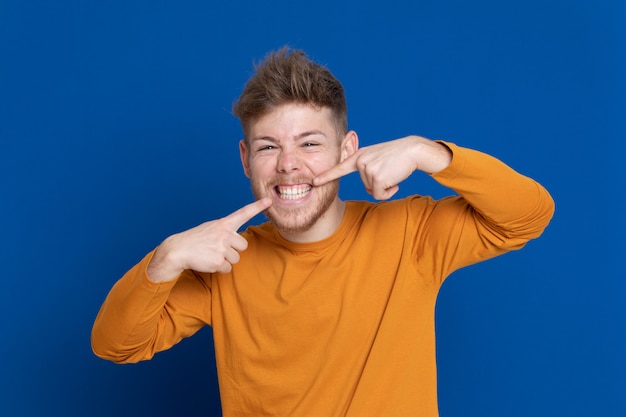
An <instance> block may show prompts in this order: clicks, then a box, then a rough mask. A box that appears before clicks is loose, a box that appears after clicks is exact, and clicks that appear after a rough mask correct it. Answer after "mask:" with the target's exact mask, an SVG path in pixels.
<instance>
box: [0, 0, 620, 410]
mask: <svg viewBox="0 0 626 417" xmlns="http://www.w3.org/2000/svg"><path fill="white" fill-rule="evenodd" d="M625 4H626V3H625V2H621V1H602V0H578V1H576V0H572V1H566V0H525V1H523V2H522V1H519V2H512V1H496V0H493V1H488V0H477V1H471V2H470V1H461V0H448V1H434V0H432V1H420V0H416V1H406V0H405V1H394V0H389V1H386V2H384V3H383V2H372V1H341V0H333V1H326V0H321V1H317V2H307V3H297V2H294V1H275V2H272V1H267V2H260V1H243V0H233V1H230V2H219V3H218V2H209V1H200V0H197V1H180V2H166V1H153V0H152V1H147V0H146V1H136V0H135V1H109V2H96V1H78V0H73V1H62V2H51V1H21V2H20V1H9V0H0V106H1V107H0V198H1V200H0V278H1V280H0V285H1V289H0V318H1V324H0V334H1V337H2V339H1V342H0V384H1V386H0V414H1V415H3V416H43V415H48V416H52V415H63V416H86V415H89V416H110V415H116V416H135V415H144V416H148V415H150V416H171V415H185V416H207V415H219V412H220V408H219V399H218V391H217V382H216V375H215V362H214V356H213V350H212V345H211V331H210V329H208V328H207V329H204V330H202V331H201V332H200V333H199V334H198V335H196V336H195V337H193V338H190V339H187V340H185V341H183V342H181V343H180V344H179V345H178V346H176V347H175V348H174V349H172V350H170V351H168V352H164V353H161V354H159V355H157V357H156V358H155V359H154V360H152V361H150V362H144V363H141V364H138V365H126V366H119V365H114V364H111V363H108V362H105V361H102V360H100V359H98V358H96V357H95V356H94V355H93V354H92V353H91V349H90V343H89V336H90V330H91V325H92V323H93V320H94V317H95V315H96V313H97V311H98V308H99V306H100V304H101V302H102V301H103V299H104V297H105V296H106V294H107V292H108V290H109V288H110V287H111V286H112V284H113V283H114V282H115V281H116V280H117V279H118V278H119V277H120V276H121V275H122V274H123V273H124V272H125V271H126V270H127V269H129V268H130V267H131V266H132V265H133V264H135V263H136V262H137V261H139V260H140V259H141V257H142V256H143V255H144V254H145V253H146V252H148V251H149V250H151V249H152V248H153V247H154V246H156V245H157V244H158V243H159V242H160V241H161V240H162V239H163V238H165V237H166V236H168V235H169V234H171V233H174V232H177V231H180V230H183V229H186V228H189V227H191V226H195V225H196V224H199V223H201V222H203V221H206V220H210V219H213V218H217V217H221V216H223V215H225V214H228V213H230V212H231V211H233V210H235V209H236V208H239V207H240V206H242V205H244V204H245V203H247V202H249V201H251V193H250V192H249V185H248V181H247V179H246V178H245V177H244V175H243V173H242V170H241V167H240V162H239V156H238V150H237V149H238V148H237V143H238V140H239V138H240V136H241V133H240V128H239V125H238V122H237V120H236V119H235V118H234V117H233V116H232V115H231V114H230V108H231V104H232V102H233V100H234V99H235V98H236V97H237V96H238V94H239V93H240V91H241V88H242V86H243V84H244V83H245V81H246V80H247V78H248V77H249V75H250V74H251V70H252V62H253V61H254V60H258V59H260V58H262V57H263V56H264V55H265V53H266V52H268V51H269V50H272V49H276V48H279V47H280V46H282V45H283V44H290V45H292V46H294V47H298V48H303V49H305V50H306V51H307V52H308V53H309V55H310V56H311V57H312V58H314V59H316V60H317V61H319V62H321V63H324V64H327V65H328V66H329V68H330V69H331V70H332V71H333V72H334V73H335V75H337V76H338V77H339V78H340V79H341V80H342V81H343V82H344V85H345V88H346V93H347V97H348V103H349V122H350V127H351V128H352V129H355V130H356V131H357V132H358V133H359V135H360V138H361V142H362V145H367V144H372V143H376V142H380V141H385V140H389V139H395V138H397V137H401V136H405V135H408V134H421V135H424V136H428V137H431V138H444V139H447V140H450V141H453V142H456V143H458V144H460V145H464V146H467V147H471V148H476V149H480V150H483V151H485V152H488V153H490V154H492V155H495V156H497V157H499V158H500V159H502V160H504V161H505V162H507V163H508V164H509V165H511V166H512V167H514V168H516V169H517V170H519V171H521V172H523V173H525V174H527V175H530V176H532V177H533V178H535V179H537V180H539V181H540V182H542V183H543V184H544V185H545V186H546V187H547V188H548V189H549V190H550V191H551V193H552V195H553V197H554V198H555V200H556V203H557V213H556V216H555V218H554V220H553V222H552V224H551V225H550V227H549V228H548V229H547V231H546V232H545V234H544V236H543V237H542V238H540V239H539V240H537V241H534V242H531V243H530V244H529V245H528V246H527V247H526V248H525V249H524V250H522V251H520V252H515V253H511V254H507V255H505V256H503V257H501V258H498V259H495V260H493V261H490V262H486V263H482V264H479V265H475V266H472V267H469V268H467V269H464V270H461V271H458V272H457V273H455V274H454V275H453V276H452V277H451V278H450V279H449V280H448V281H447V282H446V283H445V285H444V287H443V289H442V292H441V295H440V298H439V302H438V307H437V332H438V333H437V339H438V362H439V377H440V381H439V382H440V388H439V389H440V409H441V415H442V417H454V416H459V417H460V416H481V417H488V416H494V417H496V416H498V417H501V416H530V415H532V416H555V415H556V416H624V415H626V395H625V394H626V359H624V352H625V351H626V337H625V331H626V309H625V307H624V298H625V294H626V285H625V284H624V277H625V273H624V270H623V269H622V266H623V255H622V252H623V251H624V246H625V245H624V238H623V236H624V232H625V230H624V229H625V228H624V220H623V217H624V202H623V201H624V200H623V194H624V188H625V187H624V175H623V173H622V160H623V152H624V144H623V141H624V137H625V135H624V134H625V133H626V129H625V124H624V116H625V115H626V112H625V109H626V102H625V99H624V97H625V93H626V86H625V82H624V80H625V77H624V74H626V65H625V57H626V39H625V38H626V29H624V27H625V25H626V6H625ZM357 177H358V175H357V176H354V175H353V176H349V177H347V178H345V179H344V182H343V184H342V190H341V194H342V196H343V197H344V198H346V199H363V198H367V195H366V194H365V193H364V192H363V190H362V186H361V184H360V183H359V181H358V178H357ZM449 192H450V191H449V190H447V189H442V187H440V186H438V185H437V184H435V183H434V182H433V181H432V180H431V179H430V178H428V177H427V176H424V175H420V174H416V175H414V176H413V177H411V178H410V179H409V180H408V181H407V182H406V183H403V184H402V187H401V193H402V194H403V195H407V194H410V193H420V194H430V195H433V196H436V197H441V196H443V195H446V194H448V193H449ZM257 220H258V219H257ZM390 360H393V358H390ZM312 415H315V412H314V410H312Z"/></svg>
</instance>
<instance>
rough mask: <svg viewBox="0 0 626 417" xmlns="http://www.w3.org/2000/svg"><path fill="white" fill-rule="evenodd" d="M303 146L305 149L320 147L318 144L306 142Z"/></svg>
mask: <svg viewBox="0 0 626 417" xmlns="http://www.w3.org/2000/svg"><path fill="white" fill-rule="evenodd" d="M302 146H304V147H305V148H312V147H314V146H318V144H317V143H315V142H305V143H304V144H303V145H302Z"/></svg>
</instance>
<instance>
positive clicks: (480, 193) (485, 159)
mask: <svg viewBox="0 0 626 417" xmlns="http://www.w3.org/2000/svg"><path fill="white" fill-rule="evenodd" d="M446 145H447V146H448V147H449V148H450V149H451V150H452V153H453V158H452V163H451V164H450V165H449V166H448V167H447V168H446V169H444V170H442V171H440V172H438V173H436V174H433V178H434V179H436V180H437V181H438V182H439V183H441V184H442V185H445V186H447V187H450V188H452V189H454V190H455V191H456V192H458V193H459V195H461V196H462V197H463V198H464V199H465V200H466V201H467V202H468V203H469V204H470V206H471V207H472V208H473V209H474V210H475V211H476V212H477V213H479V215H480V216H481V218H482V219H484V221H485V222H486V223H488V224H489V225H490V226H491V227H493V228H495V229H496V230H497V231H498V232H499V233H501V234H502V235H503V236H504V237H516V238H524V239H532V238H536V237H538V236H539V235H540V234H541V233H542V231H543V230H544V229H545V227H546V226H547V225H548V223H549V221H550V219H551V218H552V215H553V213H554V201H553V200H552V198H551V196H550V194H549V193H548V192H547V191H546V189H545V188H544V187H542V186H541V185H540V184H539V183H537V182H536V181H534V180H532V179H531V178H528V177H526V176H524V175H521V174H519V173H517V172H516V171H515V170H513V169H512V168H510V167H509V166H507V165H506V164H504V163H503V162H501V161H499V160H498V159H496V158H494V157H492V156H489V155H487V154H484V153H482V152H478V151H475V150H471V149H466V148H460V147H458V146H456V145H454V144H451V143H446Z"/></svg>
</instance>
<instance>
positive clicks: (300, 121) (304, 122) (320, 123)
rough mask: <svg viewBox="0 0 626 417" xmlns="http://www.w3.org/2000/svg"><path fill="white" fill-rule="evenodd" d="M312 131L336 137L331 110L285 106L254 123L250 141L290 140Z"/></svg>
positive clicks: (251, 125)
mask: <svg viewBox="0 0 626 417" xmlns="http://www.w3.org/2000/svg"><path fill="white" fill-rule="evenodd" d="M310 131H320V132H321V133H322V134H324V135H326V136H334V135H335V131H336V127H335V123H334V120H333V116H332V112H331V110H330V109H329V108H327V107H314V106H311V105H309V104H297V103H290V104H283V105H281V106H278V107H276V108H274V109H272V110H271V111H270V112H268V113H267V114H265V115H263V116H261V117H259V118H258V119H257V120H254V121H252V122H251V123H250V126H249V130H248V136H249V139H250V140H254V139H256V138H261V137H271V138H274V139H288V138H292V137H297V136H299V135H301V134H302V133H304V132H310Z"/></svg>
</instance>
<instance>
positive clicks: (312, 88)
mask: <svg viewBox="0 0 626 417" xmlns="http://www.w3.org/2000/svg"><path fill="white" fill-rule="evenodd" d="M289 103H300V104H310V105H313V106H315V107H319V108H321V107H328V108H329V109H330V110H331V111H332V114H333V117H334V118H335V122H336V125H337V130H338V132H339V133H340V134H345V133H346V132H347V131H348V120H347V107H346V98H345V94H344V90H343V86H342V85H341V83H340V82H339V80H337V78H335V76H334V75H333V74H332V73H331V72H330V71H329V70H328V69H327V68H326V67H324V66H322V65H320V64H317V63H316V62H313V61H312V60H310V59H309V58H308V57H307V55H306V54H305V53H304V52H303V51H301V50H297V49H296V50H291V49H290V48H289V47H286V46H285V47H283V48H281V49H280V50H278V51H275V52H271V53H270V54H268V55H267V56H266V57H265V59H264V60H263V61H262V62H261V63H259V64H256V65H255V73H254V75H253V76H252V78H250V79H249V80H248V82H247V83H246V85H245V87H244V89H243V92H242V93H241V96H239V99H238V100H237V101H236V102H235V104H234V105H233V113H234V115H235V116H237V117H238V118H239V121H240V122H241V126H242V128H243V131H244V135H245V136H246V138H247V135H248V129H249V127H250V123H251V122H254V121H255V120H258V119H259V118H260V117H263V116H264V115H266V114H267V113H269V112H270V111H272V110H273V109H274V108H276V107H277V106H280V105H283V104H289Z"/></svg>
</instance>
